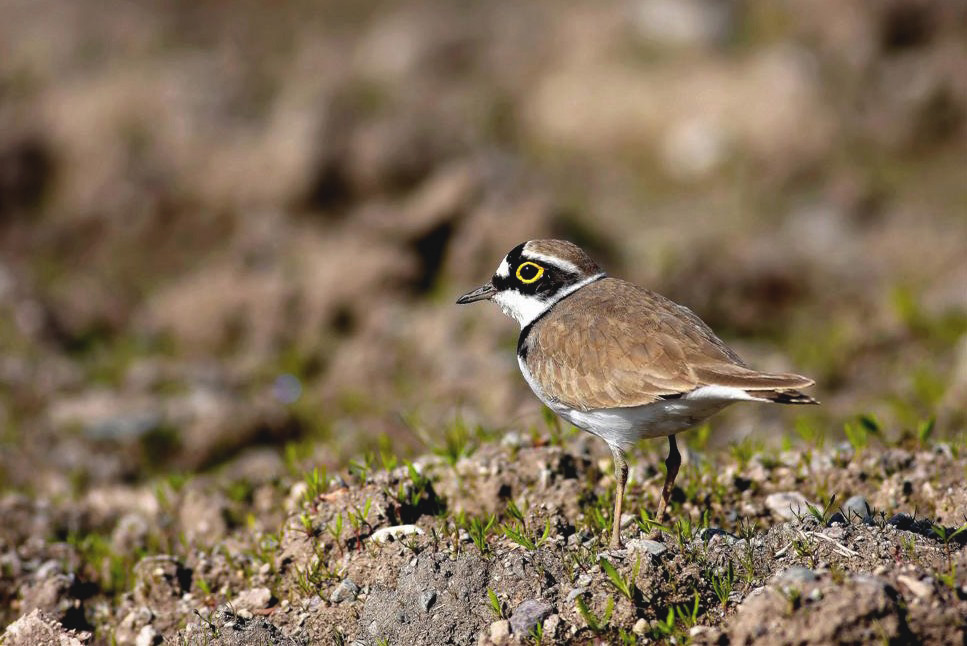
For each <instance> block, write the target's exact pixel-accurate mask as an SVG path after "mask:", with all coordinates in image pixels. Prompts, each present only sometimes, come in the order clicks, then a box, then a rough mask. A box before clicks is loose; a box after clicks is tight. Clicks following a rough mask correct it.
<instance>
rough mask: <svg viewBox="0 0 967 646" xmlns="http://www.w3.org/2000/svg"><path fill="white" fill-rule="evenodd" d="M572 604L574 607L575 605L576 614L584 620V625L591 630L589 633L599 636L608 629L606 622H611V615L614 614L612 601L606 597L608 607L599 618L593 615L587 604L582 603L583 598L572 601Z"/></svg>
mask: <svg viewBox="0 0 967 646" xmlns="http://www.w3.org/2000/svg"><path fill="white" fill-rule="evenodd" d="M574 602H575V605H577V608H578V612H579V613H580V614H581V617H582V618H583V619H584V623H586V624H587V625H588V628H590V629H591V632H593V633H594V634H596V635H600V634H601V633H602V632H604V631H605V630H606V629H607V628H608V622H610V621H611V613H613V612H614V599H612V598H611V597H608V605H607V606H606V607H605V609H604V616H603V617H600V618H599V617H598V616H597V615H595V614H594V612H593V611H592V610H591V609H590V608H588V604H586V603H585V602H584V599H583V598H581V597H578V598H577V599H575V600H574Z"/></svg>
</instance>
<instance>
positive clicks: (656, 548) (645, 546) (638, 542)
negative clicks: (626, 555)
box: [626, 538, 668, 556]
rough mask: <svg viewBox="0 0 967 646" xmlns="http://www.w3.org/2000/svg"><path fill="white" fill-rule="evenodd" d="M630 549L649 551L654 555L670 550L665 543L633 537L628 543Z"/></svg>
mask: <svg viewBox="0 0 967 646" xmlns="http://www.w3.org/2000/svg"><path fill="white" fill-rule="evenodd" d="M626 546H627V547H628V549H629V550H632V551H641V552H648V553H649V554H651V555H652V556H661V555H662V554H664V553H665V552H667V551H668V547H667V546H665V544H664V543H659V542H658V541H652V540H648V539H647V538H633V539H631V540H630V541H628V542H627V543H626Z"/></svg>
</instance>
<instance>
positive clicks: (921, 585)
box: [896, 574, 933, 600]
mask: <svg viewBox="0 0 967 646" xmlns="http://www.w3.org/2000/svg"><path fill="white" fill-rule="evenodd" d="M896 580H897V581H898V582H899V583H902V584H903V585H904V586H905V587H906V588H907V590H909V591H910V592H912V593H913V596H915V597H917V598H918V599H923V600H927V599H929V598H930V597H932V596H933V579H930V578H929V577H928V578H926V579H923V580H920V579H916V578H914V577H912V576H908V575H906V574H901V575H900V576H898V577H897V578H896Z"/></svg>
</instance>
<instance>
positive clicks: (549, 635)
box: [544, 614, 561, 640]
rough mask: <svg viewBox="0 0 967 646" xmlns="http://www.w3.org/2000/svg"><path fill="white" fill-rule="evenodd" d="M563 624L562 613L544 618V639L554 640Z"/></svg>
mask: <svg viewBox="0 0 967 646" xmlns="http://www.w3.org/2000/svg"><path fill="white" fill-rule="evenodd" d="M560 626H561V615H557V614H555V615H551V616H550V617H548V618H547V619H545V620H544V639H549V640H553V639H554V638H555V637H556V636H557V629H558V628H559V627H560Z"/></svg>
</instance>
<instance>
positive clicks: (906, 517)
mask: <svg viewBox="0 0 967 646" xmlns="http://www.w3.org/2000/svg"><path fill="white" fill-rule="evenodd" d="M887 523H889V524H890V525H892V526H893V527H896V528H897V529H905V530H909V529H910V528H912V527H913V523H914V521H913V516H911V515H910V514H904V513H899V514H894V515H893V516H892V517H891V518H890V520H888V521H887Z"/></svg>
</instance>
